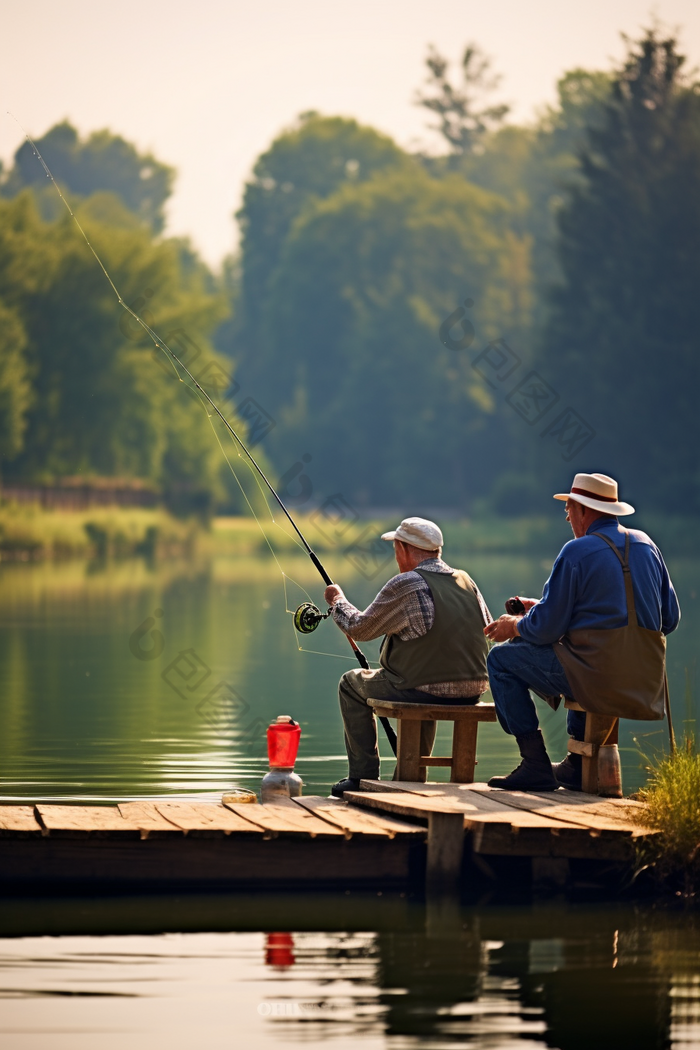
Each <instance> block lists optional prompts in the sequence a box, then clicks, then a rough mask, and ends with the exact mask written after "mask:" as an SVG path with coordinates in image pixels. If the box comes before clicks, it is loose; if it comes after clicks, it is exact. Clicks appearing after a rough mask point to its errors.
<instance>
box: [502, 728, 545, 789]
mask: <svg viewBox="0 0 700 1050" xmlns="http://www.w3.org/2000/svg"><path fill="white" fill-rule="evenodd" d="M515 739H516V740H517V742H518V748H519V749H520V755H521V757H522V762H521V763H520V765H519V766H518V768H517V769H514V770H513V772H512V773H510V774H509V775H508V776H507V777H491V779H490V780H489V787H493V788H503V789H504V790H505V791H556V790H557V788H558V787H559V785H558V783H557V781H556V778H555V776H554V773H553V772H552V763H551V762H550V760H549V755H548V754H547V749H546V747H545V746H544V739H543V737H542V732H541V730H539V729H535V730H534V732H532V733H526V734H525V736H516V738H515Z"/></svg>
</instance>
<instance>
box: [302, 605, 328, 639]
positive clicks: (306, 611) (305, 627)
mask: <svg viewBox="0 0 700 1050" xmlns="http://www.w3.org/2000/svg"><path fill="white" fill-rule="evenodd" d="M330 614H331V612H330V609H329V610H328V612H327V613H322V612H321V610H320V609H319V608H318V607H317V606H316V605H314V603H313V602H304V604H303V605H300V606H299V608H298V609H297V611H296V612H295V613H294V626H295V627H296V629H297V631H298V632H299V634H311V632H312V631H315V630H316V628H317V627H318V625H319V624H320V622H321V620H327V619H328V617H329V616H330Z"/></svg>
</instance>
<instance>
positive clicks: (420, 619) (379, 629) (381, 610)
mask: <svg viewBox="0 0 700 1050" xmlns="http://www.w3.org/2000/svg"><path fill="white" fill-rule="evenodd" d="M419 568H420V569H424V570H425V571H426V572H440V573H451V572H452V571H453V570H452V569H451V568H450V566H449V565H447V564H446V563H445V562H444V561H443V560H442V558H426V560H425V561H422V562H421V563H420V566H419ZM476 594H477V598H478V599H479V605H480V606H481V614H482V616H483V618H484V624H485V625H486V624H489V623H491V621H492V619H493V617H492V616H491V613H490V612H489V610H488V608H487V605H486V602H485V601H484V599H483V598H482V596H481V592H480V591H479V589H478V587H477V590H476ZM332 616H333V619H334V620H335V622H336V623H337V624H338V626H339V627H340V629H341V631H344V633H345V634H347V635H349V636H350V637H351V638H354V639H355V640H356V641H358V642H367V641H370V640H371V639H373V638H379V637H380V635H383V634H395V635H398V637H399V638H400V639H401V640H402V641H404V642H407V641H410V640H411V639H412V638H421V637H422V636H423V635H424V634H427V633H428V631H429V630H430V628H431V627H432V626H433V624H434V622H435V603H434V601H433V596H432V594H431V593H430V588H429V587H428V584H427V583H426V582H425V580H424V579H423V577H422V576H420V575H419V573H417V572H402V573H399V575H398V576H393V577H392V578H391V579H390V580H389V582H388V583H386V584H385V585H384V586H383V587H382V589H381V591H380V592H379V594H378V595H377V597H376V598H375V599H374V601H373V602H372V604H371V605H369V606H368V607H367V608H366V609H365V611H364V612H360V610H359V609H356V608H355V606H354V605H352V604H351V603H350V602H349V601H348V600H347V598H345V597H343V598H338V600H337V601H336V602H335V603H334V605H333V607H332ZM488 687H489V683H488V679H483V680H482V679H479V680H478V681H462V682H433V683H431V684H430V685H421V686H418V688H419V689H420V690H421V692H424V693H432V694H433V696H453V697H467V696H476V695H477V694H481V693H485V692H486V690H487V689H488Z"/></svg>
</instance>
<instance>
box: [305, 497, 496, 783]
mask: <svg viewBox="0 0 700 1050" xmlns="http://www.w3.org/2000/svg"><path fill="white" fill-rule="evenodd" d="M382 539H383V540H387V541H389V542H393V544H394V553H395V556H396V563H397V565H398V567H399V574H398V576H394V577H392V579H391V580H389V582H388V583H387V584H385V585H384V587H382V589H381V591H380V592H379V594H378V595H377V597H376V598H375V599H374V601H373V602H372V604H371V605H370V606H368V608H367V609H365V611H364V612H360V610H359V609H356V608H355V607H354V605H351V604H350V602H349V601H347V599H346V598H345V596H344V594H343V592H342V591H341V589H340V587H336V586H335V584H331V586H330V587H327V588H326V591H325V598H326V601H327V602H328V604H329V605H330V606H331V613H332V616H333V619H334V620H335V622H336V623H337V624H338V626H339V627H340V629H341V630H342V631H344V632H345V634H347V635H349V636H350V638H354V639H355V640H357V641H368V640H370V639H372V638H378V637H379V636H380V635H384V641H383V642H382V647H381V652H380V656H379V661H380V664H381V667H380V668H379V669H378V670H376V671H363V670H359V669H357V670H353V671H346V673H345V674H344V675H343V677H342V678H341V679H340V687H339V700H340V712H341V714H342V716H343V725H344V728H345V749H346V751H347V754H348V764H349V773H348V777H347V779H345V780H341V781H339V783H337V784H336V785H335V786H334V787H333V788H332V789H331V790H332V792H333V794H334V795H336V796H337V797H339V798H342V795H343V792H344V791H356V790H357V788H358V787H359V785H360V780H361V779H363V778H364V779H368V780H376V779H377V778H378V777H379V752H378V750H377V727H376V722H375V720H374V713H373V711H372V709H371V708H370V707H368V706H367V700H368V699H370V698H374V699H378V700H402V701H404V702H408V703H422V704H426V703H431V702H434V703H439V704H449V703H455V704H469V703H477V702H478V700H479V697H480V696H481V694H482V693H484V692H485V691H486V689H488V679H487V674H486V654H487V651H488V645H487V642H486V639H485V638H484V634H483V628H484V625H485V624H487V623H491V614H490V613H489V611H488V609H487V607H486V604H485V602H484V599H483V598H482V597H481V593H480V591H479V588H478V587H477V586H476V584H475V583H474V581H473V580H472V579H471V577H470V576H469V575H468V573H466V572H464V571H463V570H462V569H452V568H450V566H449V565H447V564H446V563H445V562H444V561H443V560H442V557H441V555H442V532H441V531H440V529H439V528H438V526H437V525H436V524H435V523H434V522H432V521H427V520H426V519H425V518H405V519H404V520H403V521H402V522H401V524H400V525H399V527H398V528H397V529H394V530H393V531H392V532H385V533H384V535H383V536H382ZM423 727H424V728H423V731H422V734H421V754H424V755H429V754H430V752H431V749H432V746H433V742H434V740H435V723H434V722H433V723H429V722H424V723H423Z"/></svg>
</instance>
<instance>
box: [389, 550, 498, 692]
mask: <svg viewBox="0 0 700 1050" xmlns="http://www.w3.org/2000/svg"><path fill="white" fill-rule="evenodd" d="M414 572H417V573H418V575H419V576H422V577H423V579H424V580H425V582H426V583H427V584H428V587H429V588H430V593H431V594H432V596H433V601H434V603H435V620H434V623H433V626H432V627H431V628H430V630H429V631H428V632H427V633H426V634H424V635H422V636H421V637H420V638H412V639H410V640H409V641H402V640H401V639H400V638H399V637H398V635H396V634H388V635H386V636H385V638H384V641H383V642H382V648H381V651H380V653H379V662H380V663H381V665H382V667H383V668H384V670H385V671H386V673H387V674H386V676H387V678H388V679H389V681H390V682H391V683H392V685H395V686H396V687H397V689H416V688H417V687H418V686H419V685H431V684H435V683H436V682H463V681H485V680H486V678H487V677H488V676H487V671H486V654H487V653H488V645H487V642H486V638H485V637H484V617H483V616H482V613H481V606H480V605H479V599H478V598H477V596H476V584H475V583H474V581H473V580H472V579H471V577H470V576H469V574H468V573H466V572H463V571H462V570H461V569H456V570H454V571H453V572H452V573H451V574H450V575H448V574H447V573H440V572H427V571H425V570H422V569H415V570H414Z"/></svg>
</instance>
